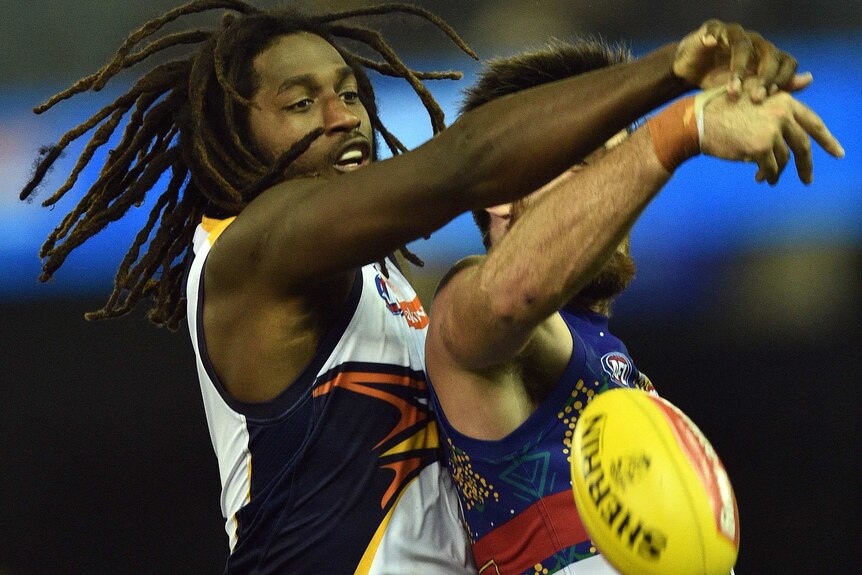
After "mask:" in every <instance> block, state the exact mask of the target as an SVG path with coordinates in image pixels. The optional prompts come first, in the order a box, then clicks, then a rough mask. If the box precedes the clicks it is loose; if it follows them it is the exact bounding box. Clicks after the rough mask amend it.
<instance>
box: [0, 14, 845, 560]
mask: <svg viewBox="0 0 862 575" xmlns="http://www.w3.org/2000/svg"><path fill="white" fill-rule="evenodd" d="M368 3H369V2H366V1H358V0H357V1H347V0H345V1H340V2H339V1H336V0H332V1H330V2H311V1H305V2H300V3H299V4H301V5H303V6H306V7H311V8H314V9H318V8H320V9H325V8H326V7H336V8H344V7H349V6H352V5H360V4H368ZM419 3H420V4H421V5H422V6H424V7H427V8H430V9H432V10H434V11H436V12H438V13H439V14H440V15H442V16H443V17H445V18H446V19H447V20H448V21H449V22H450V23H451V24H453V25H454V27H455V28H456V29H457V30H458V31H459V32H460V33H461V34H462V35H463V37H464V38H465V39H466V40H467V42H468V43H470V44H471V45H472V46H473V48H475V49H476V50H477V52H478V53H479V55H480V56H481V57H482V58H489V57H493V56H500V55H507V54H510V53H513V52H515V51H519V50H521V49H524V48H529V47H538V46H541V45H542V44H543V43H544V42H545V41H546V40H547V39H548V38H550V37H558V38H564V39H565V38H569V37H571V36H573V35H576V34H595V35H602V36H604V37H605V38H607V39H609V40H626V41H627V42H628V43H629V44H630V45H631V47H632V48H633V51H634V52H635V54H636V55H639V54H643V53H645V52H646V51H647V50H649V49H650V48H651V47H654V46H657V45H659V44H660V43H662V42H666V41H670V40H674V39H678V38H680V37H682V35H684V34H685V33H686V32H688V31H690V30H692V29H694V28H695V27H696V26H697V25H698V24H699V23H700V22H701V21H703V20H705V19H706V18H709V17H713V16H715V17H719V18H722V19H725V20H731V21H739V22H742V23H743V24H744V25H746V26H747V27H750V28H753V29H756V30H759V31H761V32H763V33H764V34H765V35H766V36H767V37H770V38H771V39H773V40H774V41H775V42H776V43H777V44H779V45H780V46H782V47H783V48H785V49H788V50H789V51H791V52H792V53H793V54H794V55H796V56H797V58H798V59H799V61H800V70H810V71H812V72H813V74H814V78H815V81H814V84H813V86H811V87H810V88H809V89H808V90H806V91H805V92H804V93H802V94H801V95H800V99H801V100H803V101H804V102H806V103H807V104H808V105H810V106H811V107H813V108H814V109H815V110H816V111H817V112H818V113H819V114H820V115H821V116H822V117H823V118H824V120H825V121H826V122H827V124H828V125H829V126H830V127H831V129H832V130H833V132H834V133H835V135H836V136H837V137H838V138H839V139H840V140H841V141H842V143H843V144H844V147H845V148H846V150H847V157H846V158H845V159H844V160H841V161H836V160H833V159H831V158H829V157H827V156H826V155H825V154H824V153H823V152H822V151H821V150H820V149H819V148H818V149H816V150H815V154H814V160H815V179H814V183H813V184H812V185H811V186H808V187H805V186H803V185H802V184H800V183H799V181H798V180H797V179H796V178H795V174H793V173H792V172H793V170H792V165H791V166H789V167H788V171H787V172H786V173H785V175H784V177H783V179H782V181H781V182H780V183H779V184H778V186H776V187H775V188H769V187H767V186H759V185H756V184H755V183H754V180H753V177H754V172H755V169H754V168H753V167H751V166H735V165H730V164H727V163H724V162H720V161H716V160H711V159H703V158H701V159H695V160H693V161H691V162H689V163H688V164H687V165H685V166H684V167H683V168H682V169H681V170H680V171H679V173H678V174H677V176H676V177H675V178H674V179H673V181H672V182H671V184H670V185H668V187H667V189H666V190H665V191H664V192H663V193H662V195H661V196H660V197H659V198H658V199H657V200H656V201H655V202H654V203H653V204H652V205H651V206H650V207H649V208H648V210H647V212H646V214H645V215H644V217H643V218H642V219H641V220H640V222H639V223H638V224H637V226H636V228H635V230H634V234H633V249H634V253H635V256H636V258H637V260H638V264H639V274H638V277H637V279H636V281H635V284H634V286H633V287H632V288H631V289H630V291H629V292H628V293H627V294H625V295H624V296H623V298H622V299H621V300H620V301H619V303H618V305H617V307H616V314H615V318H614V320H613V325H614V326H615V331H616V332H617V333H618V334H619V335H620V336H622V337H623V339H624V340H625V341H626V342H627V343H628V346H629V349H630V350H631V352H632V355H633V356H634V358H635V360H636V361H637V363H638V365H639V367H640V368H641V369H643V370H644V371H645V372H646V373H648V374H649V375H650V377H651V378H652V380H653V382H654V383H655V384H656V386H657V388H658V389H659V391H660V392H661V393H662V395H664V396H665V397H667V398H668V399H670V400H671V401H673V402H675V403H676V404H677V405H679V406H680V407H681V408H682V409H683V410H685V411H686V412H687V413H688V414H689V415H690V416H691V417H692V418H693V419H694V420H695V421H696V422H697V423H698V424H699V425H700V427H701V428H702V429H703V430H704V431H705V433H706V434H707V436H708V437H710V439H711V440H712V442H713V444H714V446H715V447H716V449H717V451H718V452H719V454H721V456H722V458H723V459H724V461H725V464H726V466H727V468H728V471H729V473H730V476H731V478H732V480H733V482H734V484H735V487H736V491H737V498H738V502H739V506H740V515H741V526H742V543H741V552H740V558H739V563H738V566H737V570H736V572H737V573H738V574H739V575H748V574H753V573H784V574H786V573H806V574H810V573H830V574H842V573H847V574H850V573H860V572H862V555H860V553H862V552H860V548H862V527H860V521H859V513H860V511H861V510H860V503H862V497H860V495H862V489H860V485H862V478H860V477H862V476H860V465H859V464H860V451H862V427H860V423H859V422H860V416H862V409H860V408H862V391H860V373H862V327H860V326H862V321H860V312H862V298H860V288H862V199H860V196H862V139H860V121H859V118H860V113H862V104H860V96H859V94H860V92H862V2H860V1H859V0H852V1H843V2H839V1H837V0H824V1H822V2H818V3H814V2H810V1H802V0H791V1H780V0H756V1H755V0H717V1H712V2H683V1H680V0H656V1H655V2H637V1H633V0H628V1H616V0H607V1H604V2H599V1H595V2H584V1H580V0H568V1H566V0H538V1H525V0H481V1H480V0H472V1H469V2H467V1H464V0H437V1H430V0H429V1H420V2H419ZM274 4H276V3H275V2H258V5H260V6H270V5H274ZM174 5H175V3H174V2H172V1H169V0H148V1H146V2H113V1H108V0H50V1H49V0H32V1H28V2H20V1H11V0H0V13H2V14H3V16H4V17H3V18H2V19H0V174H2V180H0V192H2V193H0V269H2V276H0V277H2V281H0V318H2V320H0V321H2V327H0V337H2V346H0V382H2V388H0V398H2V399H0V510H2V511H0V541H2V543H0V575H29V574H58V573H63V574H65V573H68V574H72V573H112V574H118V573H134V574H139V573H141V574H143V573H153V574H170V573H177V574H180V573H182V574H188V573H196V574H197V573H218V572H221V570H222V568H223V564H224V560H225V557H226V554H227V541H226V537H225V534H224V531H223V529H222V526H223V523H222V519H221V516H220V512H219V506H218V501H219V484H218V474H217V466H216V461H215V457H214V455H213V453H212V449H211V446H210V443H209V437H208V435H207V430H206V422H205V420H204V415H203V410H202V409H201V404H200V398H199V391H198V384H197V380H196V375H195V372H194V368H193V362H192V352H191V347H190V345H189V342H188V338H187V335H186V333H184V332H183V331H180V332H179V333H177V334H170V333H168V332H166V331H164V330H157V329H155V328H153V327H151V326H150V325H148V324H147V323H146V321H145V320H144V319H143V318H142V314H141V313H137V314H135V315H134V316H133V317H131V318H126V319H120V320H113V321H107V322H98V323H87V322H85V321H84V320H83V317H82V316H83V313H84V312H85V311H88V310H91V309H95V308H96V307H99V306H100V305H101V303H102V301H103V299H104V298H105V297H106V296H107V293H108V290H109V286H110V285H111V281H112V276H113V272H114V271H115V269H116V266H117V264H118V262H119V260H120V258H121V257H122V254H123V253H125V249H126V246H128V243H129V242H130V241H131V238H132V236H133V235H134V233H135V231H136V230H137V227H138V225H139V224H140V223H141V221H142V220H141V215H140V214H138V215H137V216H136V217H131V216H130V217H128V218H127V220H128V222H126V221H121V222H118V223H116V224H113V225H112V226H111V227H110V229H108V230H106V231H105V232H104V233H103V234H101V235H100V236H99V237H97V238H96V239H95V240H93V241H92V242H90V243H88V244H87V245H86V246H84V248H83V249H81V250H79V252H76V253H73V255H72V257H71V258H70V259H69V261H68V262H67V264H66V266H65V267H64V268H63V269H62V270H61V271H60V272H59V273H58V274H57V276H56V278H55V280H54V281H53V282H51V283H49V284H47V285H41V284H38V283H37V281H36V277H37V275H38V271H39V261H38V257H37V255H36V254H37V251H38V247H39V245H41V242H42V241H43V240H44V238H45V237H46V235H47V234H48V233H49V232H50V230H51V229H53V227H54V226H55V225H56V224H57V223H58V222H59V220H60V218H61V217H62V215H63V214H65V213H66V212H67V211H68V210H69V209H71V207H72V206H73V205H74V203H75V202H76V200H77V198H79V197H80V195H81V193H82V191H83V189H84V186H82V185H79V186H78V187H77V188H76V189H75V190H74V191H73V193H71V194H70V197H67V198H66V199H64V200H63V201H62V202H61V203H60V205H59V206H58V207H57V208H56V209H54V210H46V209H43V208H40V207H39V206H38V204H37V203H33V204H27V203H22V202H19V201H18V199H17V197H18V192H19V191H20V188H21V187H22V186H23V185H24V183H25V182H26V180H27V177H28V174H29V171H30V167H31V165H32V162H33V159H34V158H35V156H36V154H37V151H38V149H39V147H40V146H41V145H45V144H49V143H52V142H54V141H56V139H57V138H58V137H59V136H60V135H61V134H62V133H64V132H65V131H66V130H68V129H69V128H70V127H72V126H73V125H76V124H77V123H79V122H80V121H82V120H83V119H85V118H86V117H88V116H89V115H90V114H92V113H93V112H94V111H95V110H96V109H98V108H100V107H101V106H102V105H104V104H105V103H107V102H108V101H109V99H112V95H115V94H116V93H117V90H118V88H122V87H123V86H124V85H127V83H128V82H129V81H130V78H133V77H134V72H133V73H132V74H124V75H122V76H120V77H119V78H118V80H117V82H116V83H115V84H114V85H113V86H111V85H109V86H108V88H106V89H105V91H104V92H103V93H101V94H86V95H82V96H78V97H76V98H74V99H72V100H71V101H67V102H64V103H62V104H60V105H58V106H57V107H56V108H54V109H53V110H51V111H49V112H47V113H46V114H44V115H43V116H41V117H37V116H35V115H33V114H32V112H31V111H30V110H31V108H32V107H33V106H34V105H36V104H38V103H40V102H42V101H44V100H45V99H46V98H47V97H49V96H50V95H52V94H53V93H55V92H57V91H59V90H60V89H62V88H64V87H65V86H67V85H68V84H70V83H71V82H73V81H75V80H77V79H78V78H79V77H81V76H84V75H86V74H89V73H91V72H92V71H94V70H95V69H96V68H97V67H99V66H100V65H101V64H102V63H103V62H104V61H105V60H106V59H107V58H108V57H110V56H111V55H112V54H113V52H114V50H115V49H116V47H117V46H118V45H119V44H120V43H121V42H122V40H123V39H124V38H125V36H126V34H127V33H129V32H130V31H131V30H132V29H134V28H136V27H138V26H139V25H141V24H142V23H143V22H144V21H145V20H147V19H149V18H151V17H153V16H155V15H158V14H160V13H162V12H163V11H165V10H167V9H168V8H170V7H173V6H174ZM189 21H191V22H195V23H197V24H200V25H211V24H213V23H214V22H216V21H217V17H216V16H215V15H210V16H209V17H201V18H198V17H195V18H190V19H189ZM384 22H385V21H381V26H382V27H383V28H384V29H385V30H386V31H387V32H388V34H390V35H392V37H393V38H394V44H395V45H396V47H397V48H398V49H399V50H400V51H401V52H402V53H403V54H406V55H408V62H409V63H411V64H413V65H414V66H415V67H418V68H420V69H423V68H431V67H440V68H444V69H449V68H456V69H463V70H464V71H465V72H466V78H465V80H464V81H463V82H460V83H452V82H447V83H440V82H438V83H436V84H432V86H431V88H432V91H433V92H434V94H435V96H436V97H437V98H438V100H439V101H440V102H441V103H443V104H444V107H445V109H446V110H447V117H448V119H449V120H450V121H451V120H452V119H453V118H454V116H455V110H456V108H457V105H458V101H459V90H461V89H462V88H463V87H464V86H466V85H468V83H469V82H470V81H471V78H472V74H473V72H474V71H475V70H476V68H477V64H476V63H474V62H472V61H470V60H469V59H467V58H466V57H464V56H462V55H461V54H459V53H457V51H456V50H455V49H454V48H452V47H450V46H449V45H448V44H447V42H446V41H445V39H444V38H443V37H442V36H439V35H437V34H436V33H433V32H431V33H429V31H428V29H427V28H424V27H421V26H417V25H416V24H415V22H413V21H412V20H407V21H403V22H396V23H394V24H393V23H391V22H390V23H389V24H385V23H384ZM171 29H175V27H172V28H171ZM379 86H380V87H379V89H378V97H379V99H380V101H381V109H382V113H383V117H384V121H386V122H387V123H388V125H389V126H390V128H391V129H392V130H393V131H394V132H395V133H396V134H398V135H399V136H401V137H402V139H403V140H404V141H405V143H408V144H409V145H418V144H420V143H421V142H422V141H424V140H426V139H427V138H428V137H429V136H430V130H429V128H428V127H427V120H426V116H425V114H424V112H423V111H421V109H420V104H419V102H418V100H416V99H415V97H414V96H413V95H412V94H411V93H409V92H408V91H407V90H405V89H404V87H403V86H400V85H399V84H398V83H397V82H392V81H381V82H380V83H379ZM82 145H83V143H81V144H80V145H78V146H75V147H73V148H72V149H71V150H70V152H69V153H68V154H67V156H66V158H65V159H64V162H65V163H64V164H61V165H60V166H58V168H57V169H56V170H55V172H56V174H55V177H52V178H50V180H49V181H48V184H47V185H46V186H45V188H44V192H43V194H42V197H46V196H47V195H48V193H50V192H51V191H53V189H55V188H56V187H57V186H58V185H59V184H60V183H61V179H60V178H59V175H61V174H64V173H65V172H66V171H67V169H68V167H69V163H70V162H73V161H74V159H75V158H76V157H77V152H78V151H80V149H81V147H82ZM64 166H65V167H64ZM96 171H97V170H96V169H91V170H90V171H89V173H87V174H85V175H84V178H92V177H94V175H95V172H96ZM141 212H142V213H143V212H144V210H141ZM405 217H422V214H421V213H417V214H405ZM412 248H413V249H414V251H416V252H417V253H418V254H419V255H420V257H422V258H424V259H425V261H426V267H425V268H424V269H423V270H418V271H417V275H418V280H417V283H418V285H419V288H420V290H421V293H422V294H424V296H425V301H426V303H430V294H431V293H432V290H433V287H434V285H435V283H436V281H437V279H438V278H439V275H440V274H441V273H442V272H443V271H444V270H445V269H446V268H447V266H448V265H449V264H450V263H451V262H452V261H454V260H455V259H457V258H459V257H461V256H463V255H465V254H468V253H472V252H477V251H479V250H480V249H481V244H480V241H479V237H478V234H477V233H476V232H475V231H474V229H473V228H472V223H471V221H470V219H469V217H461V218H459V219H457V220H455V221H454V222H453V223H452V224H450V225H449V226H447V227H446V228H445V229H444V230H442V231H440V232H438V233H435V234H434V235H433V236H432V238H431V239H430V240H427V241H426V240H422V241H418V242H416V243H415V244H413V246H412ZM335 504H337V503H335ZM321 569H322V572H326V568H325V566H321Z"/></svg>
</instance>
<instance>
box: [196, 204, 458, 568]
mask: <svg viewBox="0 0 862 575" xmlns="http://www.w3.org/2000/svg"><path fill="white" fill-rule="evenodd" d="M230 223H231V220H211V219H207V218H204V220H203V222H202V223H201V225H199V226H198V229H197V230H196V234H195V239H194V252H195V257H194V260H193V262H192V266H191V268H190V272H189V278H188V287H187V295H188V319H189V329H190V332H191V339H192V343H193V346H194V350H195V353H196V355H197V367H198V375H199V379H200V385H201V393H202V395H203V401H204V407H205V409H206V415H207V422H208V425H209V431H210V437H211V439H212V443H213V447H214V449H215V453H216V455H217V457H218V462H219V471H220V475H221V483H222V496H221V509H222V513H223V515H224V517H225V519H226V526H225V528H226V531H227V534H228V538H229V542H230V550H231V553H230V557H229V559H228V563H227V568H226V573H231V574H238V573H256V574H269V573H272V574H276V573H278V574H284V573H291V574H293V575H301V574H311V573H315V574H317V573H333V574H350V573H357V574H358V573H362V574H365V573H367V574H373V575H378V574H392V575H395V574H398V575H404V574H407V573H417V574H425V573H428V574H431V573H434V574H438V573H439V574H464V573H475V567H474V566H473V562H472V558H471V556H470V546H469V541H468V539H467V536H466V534H465V533H464V531H463V524H462V522H461V519H460V515H459V509H458V502H457V497H456V495H455V490H454V486H453V483H452V480H451V478H450V476H449V474H448V473H447V472H446V470H445V467H444V466H443V464H442V462H441V460H440V454H441V450H440V444H439V439H438V434H437V426H436V423H435V421H434V418H433V415H432V412H431V410H430V405H429V398H428V388H427V386H426V381H425V373H424V344H425V343H424V342H425V331H426V329H427V323H428V318H427V316H426V315H425V311H424V310H423V309H422V306H421V304H420V303H419V299H418V297H417V296H416V294H415V292H414V291H413V289H412V288H411V287H410V285H409V283H408V282H407V280H406V279H405V278H404V277H403V276H402V275H401V274H400V273H399V272H398V270H397V268H396V266H395V265H394V263H391V262H390V264H389V265H388V266H387V267H388V269H389V277H385V276H384V274H382V273H381V271H380V269H379V267H378V266H377V265H376V264H374V265H367V266H364V267H363V268H361V269H360V270H358V271H357V274H356V279H355V281H354V284H353V288H352V291H351V293H350V295H349V297H348V300H347V302H346V303H345V304H344V309H343V312H342V313H341V314H340V318H341V319H340V320H339V322H338V325H335V326H333V327H332V328H331V330H330V331H329V333H328V334H327V335H326V336H325V337H324V339H323V341H322V343H321V345H320V348H319V350H318V352H317V354H316V356H315V357H314V358H313V360H312V361H311V363H310V364H309V365H308V366H307V367H306V368H305V370H304V371H303V372H302V373H301V375H300V376H299V377H298V378H297V379H296V381H294V382H292V384H291V385H290V386H289V387H288V388H287V390H286V391H285V392H283V393H282V394H281V395H279V396H278V397H276V398H275V399H274V400H272V401H270V402H266V403H259V404H258V403H256V404H248V403H243V402H240V401H237V400H236V399H234V398H233V397H232V396H231V395H230V394H229V393H228V392H227V391H226V390H225V388H224V387H223V386H222V384H221V383H220V382H219V378H218V375H217V374H216V373H215V370H214V369H213V366H212V363H211V362H210V360H209V357H208V354H207V347H206V338H205V335H206V334H205V333H204V330H203V321H202V317H203V316H202V310H203V302H204V298H205V285H204V283H203V276H204V274H203V269H204V263H205V261H206V258H207V255H208V253H209V251H210V248H211V246H212V245H213V243H214V242H215V239H216V238H217V237H218V235H219V234H220V233H221V232H222V231H223V230H224V229H225V228H226V227H227V226H228V225H230Z"/></svg>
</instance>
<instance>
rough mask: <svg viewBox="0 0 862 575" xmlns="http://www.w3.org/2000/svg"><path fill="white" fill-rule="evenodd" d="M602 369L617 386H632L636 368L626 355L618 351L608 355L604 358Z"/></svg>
mask: <svg viewBox="0 0 862 575" xmlns="http://www.w3.org/2000/svg"><path fill="white" fill-rule="evenodd" d="M602 369H604V370H605V373H606V374H608V377H610V379H611V381H612V382H614V383H616V384H617V385H619V386H621V387H631V386H632V384H631V379H632V372H633V371H634V366H633V365H632V360H630V359H629V358H628V356H627V355H626V354H624V353H620V352H618V351H612V352H610V353H606V354H605V355H604V356H602Z"/></svg>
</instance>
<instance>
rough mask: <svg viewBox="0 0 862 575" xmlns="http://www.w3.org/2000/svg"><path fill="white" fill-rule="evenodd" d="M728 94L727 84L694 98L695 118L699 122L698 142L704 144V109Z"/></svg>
mask: <svg viewBox="0 0 862 575" xmlns="http://www.w3.org/2000/svg"><path fill="white" fill-rule="evenodd" d="M726 92H727V84H722V85H721V86H717V87H715V88H710V89H709V90H705V91H703V92H701V93H700V94H698V95H696V96H695V97H694V117H695V119H696V121H697V141H698V143H699V144H702V143H703V109H704V108H705V107H706V105H707V104H709V103H710V102H711V101H712V100H714V99H715V98H717V97H718V96H721V95H722V94H724V93H726Z"/></svg>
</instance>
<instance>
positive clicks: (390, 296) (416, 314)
mask: <svg viewBox="0 0 862 575" xmlns="http://www.w3.org/2000/svg"><path fill="white" fill-rule="evenodd" d="M374 285H376V286H377V293H378V295H380V297H381V299H383V301H384V302H385V303H386V307H387V309H389V311H390V312H391V313H392V315H399V316H402V317H403V318H404V321H406V322H407V325H409V326H410V327H412V328H414V329H422V328H424V327H425V326H427V325H428V314H426V313H425V309H424V308H423V307H422V302H420V301H419V296H413V299H412V300H410V301H407V299H406V298H404V297H403V296H402V295H401V294H400V293H399V292H398V289H397V286H395V285H393V284H392V283H390V282H388V281H386V279H384V278H383V276H381V275H380V274H377V275H376V276H375V277H374Z"/></svg>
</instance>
